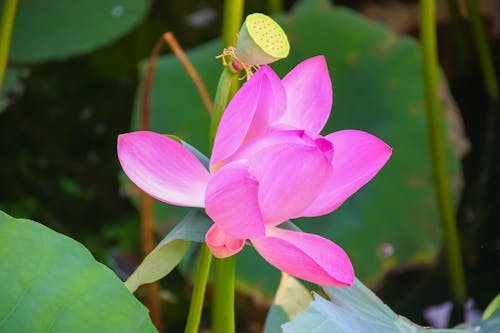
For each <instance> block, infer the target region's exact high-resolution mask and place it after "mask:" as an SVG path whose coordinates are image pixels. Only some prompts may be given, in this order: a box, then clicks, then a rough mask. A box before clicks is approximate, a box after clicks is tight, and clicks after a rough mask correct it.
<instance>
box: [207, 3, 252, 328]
mask: <svg viewBox="0 0 500 333" xmlns="http://www.w3.org/2000/svg"><path fill="white" fill-rule="evenodd" d="M243 8H244V0H226V1H224V16H223V18H222V40H223V43H224V45H223V46H224V47H228V46H236V39H237V34H238V31H239V30H240V27H241V24H242V21H243ZM237 77H238V76H237V74H236V73H232V72H231V70H230V69H229V68H227V67H226V68H224V70H223V71H222V74H221V78H220V80H219V85H218V87H217V93H216V95H215V100H214V111H213V114H212V122H211V124H210V147H212V144H213V142H214V138H215V133H216V132H217V127H218V126H219V122H220V119H221V118H222V115H223V113H224V110H225V108H226V105H227V104H228V103H229V100H230V99H231V98H232V97H233V95H234V94H235V93H236V91H237V90H238V87H239V82H238V79H237ZM210 149H211V148H210ZM235 261H236V259H235V257H234V256H232V257H229V258H225V259H215V274H214V298H213V306H212V310H213V312H212V331H213V332H214V333H234V330H235V324H234V268H235Z"/></svg>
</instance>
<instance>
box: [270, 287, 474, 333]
mask: <svg viewBox="0 0 500 333" xmlns="http://www.w3.org/2000/svg"><path fill="white" fill-rule="evenodd" d="M324 291H325V292H326V293H327V295H328V296H329V298H330V300H327V299H324V298H323V297H321V296H319V295H317V294H315V295H314V301H312V302H311V304H310V306H309V308H308V309H307V310H306V311H304V312H302V313H299V314H298V315H297V317H296V318H295V319H294V320H292V321H291V322H289V323H286V324H284V325H282V326H281V328H282V329H283V332H284V333H303V332H310V333H351V332H363V333H425V332H427V333H466V332H467V331H463V330H458V329H456V330H447V329H426V328H423V327H421V326H418V325H416V324H414V323H412V322H410V321H409V320H408V319H406V318H404V317H402V316H398V315H397V314H396V313H394V312H393V311H392V310H391V309H390V308H389V307H388V306H387V305H385V304H384V303H383V302H382V301H381V300H380V299H379V298H378V297H377V296H376V295H375V294H374V293H372V292H371V291H370V289H368V288H366V287H365V286H364V285H363V284H362V283H361V282H360V281H359V280H357V279H356V281H355V282H354V285H353V286H352V287H324ZM276 332H279V331H276Z"/></svg>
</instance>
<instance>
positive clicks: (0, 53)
mask: <svg viewBox="0 0 500 333" xmlns="http://www.w3.org/2000/svg"><path fill="white" fill-rule="evenodd" d="M16 8H17V0H5V4H4V7H3V13H2V21H1V22H2V23H1V26H0V29H1V30H0V94H1V93H2V83H3V79H4V75H5V68H6V67H7V59H8V58H9V50H10V38H11V36H12V28H13V26H14V18H15V17H16Z"/></svg>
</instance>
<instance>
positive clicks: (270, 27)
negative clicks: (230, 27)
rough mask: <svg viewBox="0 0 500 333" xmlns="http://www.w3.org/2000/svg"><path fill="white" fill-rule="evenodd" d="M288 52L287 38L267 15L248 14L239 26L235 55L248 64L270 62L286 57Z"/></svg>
mask: <svg viewBox="0 0 500 333" xmlns="http://www.w3.org/2000/svg"><path fill="white" fill-rule="evenodd" d="M289 52H290V44H289V43H288V38H287V37H286V34H285V32H284V31H283V29H281V27H280V26H279V25H278V23H276V22H275V21H274V20H273V19H272V18H270V17H269V16H267V15H264V14H260V13H255V14H251V15H248V16H247V18H246V19H245V22H243V25H242V26H241V30H240V33H239V35H238V42H237V47H236V56H237V57H238V58H239V60H241V61H242V62H244V63H246V64H248V65H251V66H253V65H264V64H270V63H272V62H274V61H276V60H279V59H283V58H286V57H287V56H288V53H289Z"/></svg>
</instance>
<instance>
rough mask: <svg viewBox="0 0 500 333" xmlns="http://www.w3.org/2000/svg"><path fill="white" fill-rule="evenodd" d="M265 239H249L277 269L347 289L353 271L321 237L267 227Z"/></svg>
mask: <svg viewBox="0 0 500 333" xmlns="http://www.w3.org/2000/svg"><path fill="white" fill-rule="evenodd" d="M267 231H268V236H267V237H263V238H259V239H252V240H251V241H252V244H253V245H254V246H255V249H256V250H257V252H259V253H260V255H261V256H262V257H264V259H266V260H267V261H268V262H269V263H271V265H273V266H275V267H276V268H278V269H279V270H281V271H283V272H285V273H288V274H290V275H293V276H295V277H298V278H301V279H304V280H306V281H310V282H314V283H317V284H321V285H328V286H350V285H352V283H353V280H354V271H353V267H352V264H351V261H350V260H349V257H348V256H347V254H346V253H345V252H344V250H342V248H341V247H340V246H338V245H336V244H334V243H332V242H331V241H329V240H328V239H325V238H323V237H320V236H317V235H313V234H308V233H304V232H297V231H291V230H284V229H278V228H268V230H267Z"/></svg>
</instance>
